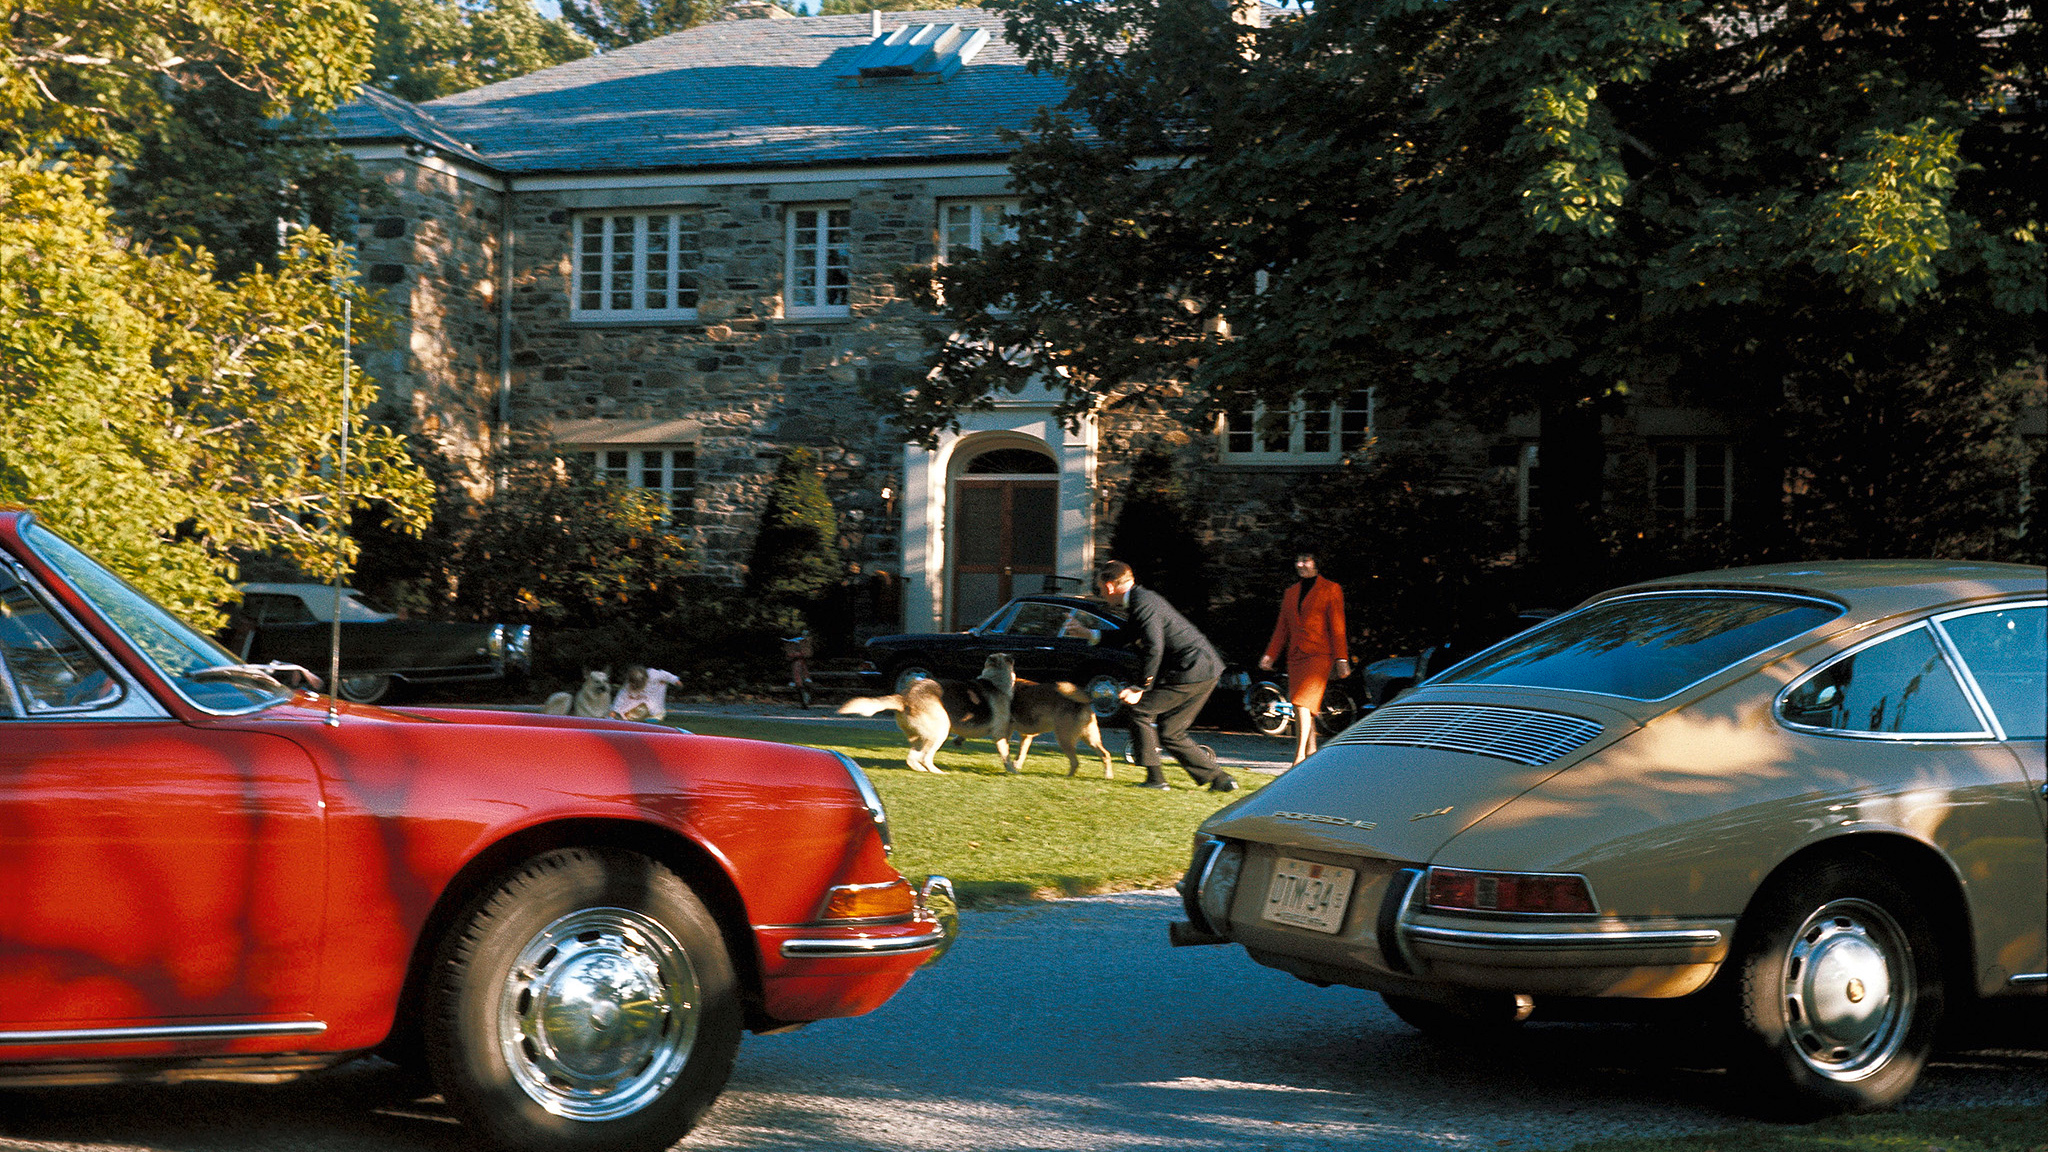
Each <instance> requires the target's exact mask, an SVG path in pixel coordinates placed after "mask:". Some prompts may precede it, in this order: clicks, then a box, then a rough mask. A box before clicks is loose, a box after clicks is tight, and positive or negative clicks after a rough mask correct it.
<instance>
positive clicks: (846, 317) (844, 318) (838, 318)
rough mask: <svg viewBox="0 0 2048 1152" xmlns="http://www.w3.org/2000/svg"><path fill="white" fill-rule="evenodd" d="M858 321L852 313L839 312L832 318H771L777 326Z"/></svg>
mask: <svg viewBox="0 0 2048 1152" xmlns="http://www.w3.org/2000/svg"><path fill="white" fill-rule="evenodd" d="M858 319H860V317H858V316H855V315H854V314H853V313H851V312H841V313H838V314H836V315H832V316H776V317H773V320H774V322H775V323H777V324H845V323H847V322H849V321H852V320H858Z"/></svg>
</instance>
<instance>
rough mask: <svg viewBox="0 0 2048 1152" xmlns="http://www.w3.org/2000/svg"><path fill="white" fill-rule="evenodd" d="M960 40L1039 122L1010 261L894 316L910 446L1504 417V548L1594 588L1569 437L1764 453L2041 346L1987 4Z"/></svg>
mask: <svg viewBox="0 0 2048 1152" xmlns="http://www.w3.org/2000/svg"><path fill="white" fill-rule="evenodd" d="M990 6H991V7H997V8H1001V9H1003V10H1005V11H1007V12H1009V13H1010V17H1009V21H1008V35H1009V37H1010V39H1011V40H1012V41H1013V42H1015V43H1016V44H1017V45H1018V46H1019V48H1020V49H1021V50H1022V51H1023V52H1024V54H1025V55H1026V58H1027V60H1028V61H1029V62H1030V65H1031V66H1032V67H1033V68H1035V69H1038V70H1042V71H1050V72H1053V73H1056V74H1058V75H1060V76H1061V77H1063V78H1064V79H1065V80H1066V81H1067V82H1068V84H1069V86H1070V91H1071V96H1070V97H1069V98H1068V100H1067V101H1066V102H1065V103H1064V104H1063V105H1062V106H1061V107H1060V108H1059V109H1056V110H1053V111H1051V112H1048V113H1047V114H1045V115H1043V116H1042V117H1041V118H1040V119H1039V121H1038V122H1037V124H1036V125H1035V127H1034V131H1033V133H1032V135H1031V136H1030V137H1029V138H1027V139H1025V140H1024V141H1023V142H1022V146H1021V148H1020V150H1019V152H1018V154H1017V157H1016V160H1015V162H1014V165H1013V167H1014V170H1015V172H1016V173H1017V176H1018V182H1019V184H1020V187H1021V188H1022V189H1023V190H1024V193H1025V195H1024V198H1023V214H1022V218H1021V220H1020V222H1019V237H1018V240H1017V241H1016V242H1015V243H1013V244H1003V245H995V246H992V247H990V248H988V249H985V250H984V252H983V255H982V257H981V258H980V259H978V260H972V261H963V262H960V263H957V264H951V265H948V266H946V267H945V268H942V269H940V270H938V272H937V273H936V274H935V275H924V274H914V275H906V277H905V284H906V287H907V288H908V289H910V290H911V291H912V292H913V294H915V295H916V296H917V297H918V298H919V299H920V301H921V302H922V303H923V304H924V305H925V306H927V307H928V308H931V309H934V310H942V311H943V314H944V319H945V321H946V323H947V330H946V334H944V335H940V336H935V350H934V353H933V356H932V362H933V366H934V367H935V368H936V369H937V370H938V371H937V374H936V375H935V377H934V378H933V380H932V381H931V382H930V383H929V384H927V385H925V386H923V387H920V388H919V389H918V390H916V391H915V392H913V393H912V394H911V395H910V396H909V397H908V398H907V400H903V401H902V402H901V407H900V410H899V418H900V419H901V421H902V423H903V424H904V426H905V428H906V430H907V431H908V432H910V433H912V434H915V435H926V436H929V435H930V434H932V433H933V432H934V431H935V430H937V429H939V428H942V427H945V426H946V425H947V424H948V423H949V422H951V421H952V420H954V419H955V418H956V416H957V414H958V412H960V411H961V410H962V409H965V408H971V407H976V406H983V405H986V404H987V403H988V402H989V397H990V396H991V395H994V394H998V393H997V392H996V389H998V388H999V387H1001V386H1003V385H1004V384H1008V383H1014V382H1016V381H1017V380H1019V379H1022V378H1027V377H1049V378H1054V379H1057V380H1058V381H1059V382H1060V383H1061V384H1062V385H1063V386H1064V387H1065V388H1066V390H1067V400H1066V409H1067V411H1069V412H1073V413H1079V412H1084V411H1103V410H1116V409H1118V408H1119V407H1124V406H1137V405H1145V404H1151V403H1170V404H1172V405H1174V406H1176V407H1180V408H1192V412H1191V415H1192V417H1193V418H1194V419H1196V420H1197V421H1207V420H1209V419H1210V418H1212V417H1213V415H1214V414H1215V413H1216V412H1218V411H1221V410H1228V409H1241V408H1243V407H1246V406H1249V405H1250V404H1251V403H1253V402H1255V401H1264V402H1265V403H1266V404H1267V406H1268V408H1269V410H1270V409H1275V408H1280V407H1284V405H1285V403H1286V401H1287V400H1288V399H1289V398H1290V397H1291V396H1292V395H1293V394H1294V393H1295V392H1296V391H1298V390H1299V389H1301V388H1302V386H1303V383H1304V382H1305V381H1313V382H1314V384H1315V386H1316V387H1317V388H1319V389H1328V390H1333V391H1347V390H1351V389H1355V388H1360V387H1364V386H1368V385H1377V386H1378V387H1380V388H1381V390H1382V393H1381V394H1382V396H1383V397H1384V398H1385V400H1386V401H1387V402H1388V403H1390V404H1394V405H1400V406H1403V407H1407V408H1409V409H1411V410H1418V411H1425V412H1426V411H1427V410H1428V408H1429V406H1430V405H1432V404H1439V405H1443V406H1446V407H1451V408H1455V409H1457V410H1459V411H1461V412H1464V413H1476V414H1480V415H1484V414H1486V413H1488V412H1494V413H1501V412H1505V411H1507V410H1511V409H1520V410H1528V409H1534V410H1536V411H1538V412H1540V413H1541V415H1542V428H1543V437H1544V444H1543V461H1544V477H1543V486H1542V489H1541V491H1542V497H1541V499H1542V501H1543V504H1544V507H1543V509H1542V516H1541V520H1540V524H1539V527H1540V529H1541V530H1542V533H1543V534H1542V536H1541V537H1540V538H1539V541H1538V543H1539V544H1540V545H1542V551H1543V552H1545V553H1546V554H1547V555H1548V556H1549V557H1550V558H1551V559H1552V560H1553V561H1555V562H1557V563H1559V564H1562V565H1564V566H1566V567H1571V566H1576V565H1580V564H1583V563H1585V562H1586V560H1587V559H1588V558H1592V557H1596V556H1598V555H1599V554H1600V550H1599V549H1598V547H1597V539H1596V533H1597V532H1598V530H1599V524H1600V518H1599V516H1598V515H1597V512H1598V508H1599V503H1598V500H1599V491H1600V483H1601V476H1600V466H1601V461H1602V460H1603V458H1604V453H1603V451H1602V447H1601V442H1600V423H1599V421H1600V418H1601V416H1602V415H1603V414H1604V413H1606V412H1608V411H1611V410H1612V409H1613V408H1614V407H1615V405H1616V403H1617V401H1618V400H1619V399H1620V398H1622V397H1624V396H1626V395H1628V394H1630V393H1634V392H1639V391H1641V390H1644V389H1646V388H1660V389H1665V390H1667V392H1668V393H1670V394H1674V395H1677V396H1679V397H1681V398H1682V399H1683V400H1685V401H1687V402H1694V403H1702V402H1703V403H1711V404H1715V405H1719V406H1724V407H1730V408H1741V409H1746V410H1749V411H1753V412H1758V413H1761V414H1765V415H1767V416H1768V415H1771V414H1779V413H1781V410H1782V409H1784V407H1785V406H1786V404H1787V400H1786V396H1787V394H1788V391H1790V392H1792V393H1795V394H1812V392H1813V390H1814V389H1815V388H1816V387H1827V386H1831V385H1834V384H1838V383H1840V382H1841V381H1843V380H1845V379H1847V378H1848V377H1849V375H1850V374H1851V373H1852V372H1872V373H1874V374H1872V375H1868V376H1867V377H1866V379H1867V380H1869V381H1871V382H1872V383H1873V384H1877V383H1879V382H1890V384H1896V383H1898V382H1900V381H1903V380H1906V379H1909V378H1917V379H1920V380H1922V381H1923V382H1924V383H1925V384H1926V386H1927V387H1929V388H1930V389H1932V390H1933V391H1932V392H1931V393H1930V395H1929V399H1930V401H1931V402H1933V403H1935V404H1937V405H1938V404H1941V403H1946V402H1947V398H1948V397H1949V396H1951V395H1952V394H1968V393H1971V392H1973V391H1981V390H1982V389H1984V388H1985V387H1987V386H1988V382H1989V381H1991V380H1993V379H1995V378H1997V377H1998V376H1999V375H2000V374H2001V373H2003V372H2006V371H2008V370H2010V369H2011V368H2013V367H2014V366H2015V365H2018V364H2021V363H2023V362H2025V361H2026V359H2027V357H2029V356H2030V355H2032V354H2033V351H2032V350H2033V349H2035V348H2037V347H2039V346H2040V345H2041V342H2042V336H2043V317H2044V315H2048V289H2044V285H2048V262H2044V246H2043V239H2042V237H2041V236H2040V234H2039V223H2038V222H2039V221H2040V220H2041V219H2042V216H2043V212H2042V204H2041V196H2042V193H2043V190H2044V189H2048V170H2044V168H2043V163H2044V161H2043V157H2044V156H2048V148H2044V147H2043V145H2044V131H2048V126H2044V123H2043V121H2041V120H2040V119H2039V117H2038V115H2034V116H2023V115H2019V114H2018V113H2019V111H2020V110H2025V109H2038V108H2039V107H2040V106H2041V103H2040V101H2041V97H2042V95H2043V92H2042V79H2043V78H2042V72H2041V68H2040V61H2041V60H2042V59H2043V51H2042V48H2043V46H2042V42H2041V32H2040V24H2039V22H2038V21H2035V20H2034V19H2032V18H2031V14H2030V13H2031V9H2030V8H2029V6H2028V5H2026V4H2023V3H2016V2H2003V0H1859V2H1856V3H1849V2H1847V0H1804V2H1801V3H1794V4H1784V3H1781V2H1779V0H1769V2H1761V0H1550V2H1535V0H1460V2H1458V3H1454V4H1446V3H1437V2H1433V0H1335V2H1330V3H1318V4H1316V5H1315V6H1314V7H1313V8H1312V9H1310V10H1306V11H1303V12H1301V13H1299V15H1298V16H1296V17H1294V18H1291V19H1284V20H1278V21H1273V22H1272V23H1271V24H1270V26H1268V27H1263V28H1255V27H1251V26H1248V25H1245V24H1241V23H1236V22H1234V21H1232V20H1231V19H1230V17H1229V15H1228V14H1227V13H1225V12H1223V11H1220V10H1219V9H1218V8H1217V7H1216V6H1214V5H1212V4H1210V3H1208V2H1207V0H1108V2H1105V3H1101V4H1078V5H1077V4H1066V3H1063V2H1060V0H991V3H990ZM1160 157H1179V159H1178V160H1176V161H1174V162H1171V163H1161V162H1159V158H1160ZM942 301H943V305H942V304H941V302H942ZM1880 350H1881V351H1880ZM1963 350H1967V355H1962V354H1960V353H1961V352H1962V351H1963ZM1945 353H1946V354H1945ZM1873 354H1878V355H1882V356H1884V357H1885V360H1884V362H1883V363H1881V364H1875V365H1873V364H1870V363H1868V362H1867V358H1868V357H1869V356H1870V355H1873ZM1852 365H1853V366H1854V367H1853V368H1852ZM1885 386H1890V385H1889V384H1887V385H1885ZM1183 389H1191V391H1190V392H1189V393H1188V395H1189V396H1190V397H1191V400H1182V399H1180V397H1181V395H1182V390H1183ZM878 399H884V398H881V397H878ZM897 399H898V398H896V397H889V398H886V399H885V402H890V403H894V402H896V401H897ZM1784 447H1785V449H1786V450H1787V451H1788V452H1791V453H1793V454H1795V455H1796V454H1798V453H1801V452H1804V451H1806V446H1804V445H1800V444H1785V445H1784ZM1923 453H1924V454H1923V466H1924V467H1926V468H1928V469H1931V470H1937V471H1940V470H1951V469H1955V468H1958V467H1969V466H1970V463H1969V462H1968V461H1963V460H1958V459H1956V458H1954V457H1951V456H1948V455H1946V454H1945V449H1944V447H1943V446H1940V445H1935V446H1931V447H1929V448H1926V449H1923ZM1794 466H1795V461H1794V460H1792V459H1789V458H1788V459H1782V460H1779V461H1776V462H1773V463H1772V464H1767V466H1766V467H1765V468H1763V469H1762V470H1761V471H1762V472H1763V474H1764V475H1766V476H1777V475H1784V474H1786V473H1788V472H1792V471H1794V470H1795V467H1794ZM2014 479H2016V478H2014Z"/></svg>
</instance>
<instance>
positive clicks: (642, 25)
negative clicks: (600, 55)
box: [561, 0, 725, 51]
mask: <svg viewBox="0 0 2048 1152" xmlns="http://www.w3.org/2000/svg"><path fill="white" fill-rule="evenodd" d="M561 3H562V19H563V20H564V21H565V22H567V24H568V25H569V27H571V28H574V29H575V30H576V31H578V32H580V33H582V34H583V36H584V37H585V38H587V39H588V40H589V41H590V42H591V43H593V44H596V45H597V46H598V47H599V48H600V49H604V50H607V51H609V50H610V49H613V48H624V47H625V46H626V45H628V44H638V43H640V42H641V41H642V40H652V39H654V38H655V37H656V36H666V35H668V34H669V33H671V32H681V31H682V30H683V29H685V28H695V27H696V26H697V25H699V24H703V23H706V22H708V21H711V20H714V19H716V18H717V16H718V14H719V12H720V11H722V10H723V9H724V7H725V5H724V3H723V0H561Z"/></svg>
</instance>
